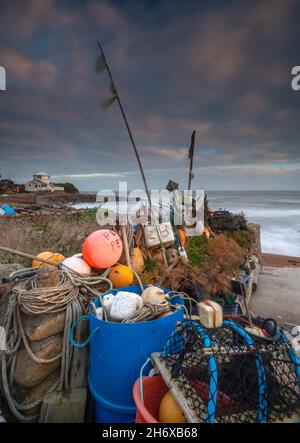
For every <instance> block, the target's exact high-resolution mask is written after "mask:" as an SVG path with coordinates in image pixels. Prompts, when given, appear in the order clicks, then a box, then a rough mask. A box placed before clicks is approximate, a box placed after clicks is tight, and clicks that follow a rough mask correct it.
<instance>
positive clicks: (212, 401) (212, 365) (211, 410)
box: [161, 320, 218, 423]
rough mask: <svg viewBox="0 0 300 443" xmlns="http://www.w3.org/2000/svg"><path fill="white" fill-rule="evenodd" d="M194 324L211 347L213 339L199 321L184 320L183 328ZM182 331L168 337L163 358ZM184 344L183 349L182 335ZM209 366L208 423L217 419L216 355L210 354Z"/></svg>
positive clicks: (201, 337) (202, 338)
mask: <svg viewBox="0 0 300 443" xmlns="http://www.w3.org/2000/svg"><path fill="white" fill-rule="evenodd" d="M191 324H192V325H193V326H195V327H196V329H197V331H198V333H199V335H200V339H201V340H202V342H203V346H204V347H211V341H210V338H209V336H208V335H207V334H206V333H205V330H204V328H202V327H201V326H199V324H198V323H197V322H193V321H192V322H191V321H190V320H186V321H184V322H182V330H184V328H186V327H188V326H190V325H191ZM180 332H181V331H176V329H175V330H174V331H173V332H172V334H171V336H170V338H169V339H168V341H167V343H166V345H165V347H164V349H163V351H162V354H161V356H162V358H166V357H167V355H168V353H170V349H171V346H172V344H174V343H172V342H174V337H175V335H177V334H178V333H180ZM181 344H182V350H183V346H184V339H183V337H182V342H180V345H181ZM207 360H208V368H209V372H210V381H209V397H208V403H207V418H206V423H214V421H215V414H216V404H217V395H218V389H217V388H218V371H217V364H216V360H215V357H214V356H213V355H210V356H209V357H208V359H207Z"/></svg>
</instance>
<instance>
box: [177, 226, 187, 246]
mask: <svg viewBox="0 0 300 443" xmlns="http://www.w3.org/2000/svg"><path fill="white" fill-rule="evenodd" d="M177 236H178V240H179V243H180V246H184V245H185V244H186V235H185V233H184V231H183V230H182V229H177Z"/></svg>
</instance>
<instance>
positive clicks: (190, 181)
mask: <svg viewBox="0 0 300 443" xmlns="http://www.w3.org/2000/svg"><path fill="white" fill-rule="evenodd" d="M195 136H196V131H193V133H192V137H191V146H190V149H189V159H190V170H189V183H188V190H189V191H190V190H191V188H192V180H193V161H194V148H195Z"/></svg>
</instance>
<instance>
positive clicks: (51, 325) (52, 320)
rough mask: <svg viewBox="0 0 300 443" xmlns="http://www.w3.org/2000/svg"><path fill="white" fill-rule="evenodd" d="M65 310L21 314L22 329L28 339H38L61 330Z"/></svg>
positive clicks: (63, 324)
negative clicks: (38, 313) (49, 312)
mask: <svg viewBox="0 0 300 443" xmlns="http://www.w3.org/2000/svg"><path fill="white" fill-rule="evenodd" d="M65 317H66V315H65V312H58V313H55V314H41V315H36V316H31V315H26V314H24V315H23V325H24V331H25V334H26V335H27V337H28V338H29V340H30V341H39V340H43V339H45V338H47V337H51V336H52V335H56V334H59V333H60V332H63V330H64V327H65Z"/></svg>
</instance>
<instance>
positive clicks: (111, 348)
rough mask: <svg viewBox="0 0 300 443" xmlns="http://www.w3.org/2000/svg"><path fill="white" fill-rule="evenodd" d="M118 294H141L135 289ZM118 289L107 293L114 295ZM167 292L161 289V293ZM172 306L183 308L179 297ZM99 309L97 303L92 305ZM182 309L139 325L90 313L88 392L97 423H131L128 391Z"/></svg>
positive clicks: (180, 317)
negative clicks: (107, 319) (93, 403)
mask: <svg viewBox="0 0 300 443" xmlns="http://www.w3.org/2000/svg"><path fill="white" fill-rule="evenodd" d="M119 290H120V291H127V292H134V293H137V294H140V295H141V292H142V291H141V288H140V287H139V286H130V287H126V288H122V289H119ZM117 292H118V290H113V291H110V292H109V293H112V294H114V295H115V294H116V293H117ZM168 292H169V291H167V290H165V293H168ZM172 303H173V304H179V305H183V301H182V299H181V298H180V297H176V298H174V299H172ZM94 304H95V305H96V306H99V300H96V301H95V302H94ZM183 314H184V310H183V306H180V309H178V310H177V311H175V312H174V313H173V314H171V315H169V316H166V317H163V318H161V319H158V320H150V321H146V322H140V323H112V322H107V321H102V320H99V319H98V318H96V316H95V315H94V314H93V313H92V312H90V314H89V318H90V333H91V334H93V336H92V338H91V341H90V366H89V376H88V381H89V389H90V392H91V394H92V396H93V398H94V400H95V415H96V416H95V420H96V422H97V423H118V422H120V423H124V422H131V421H134V418H135V414H136V406H135V404H134V400H133V395H132V389H133V385H134V382H135V381H136V379H137V378H138V376H139V373H140V369H141V367H142V365H143V364H144V363H145V361H146V360H147V358H148V357H149V356H150V354H151V353H152V352H154V351H158V352H160V351H161V350H162V349H163V347H164V344H165V343H166V340H167V339H168V338H169V337H170V335H171V333H172V331H173V330H174V328H175V326H176V323H177V322H178V321H182V320H183Z"/></svg>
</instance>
